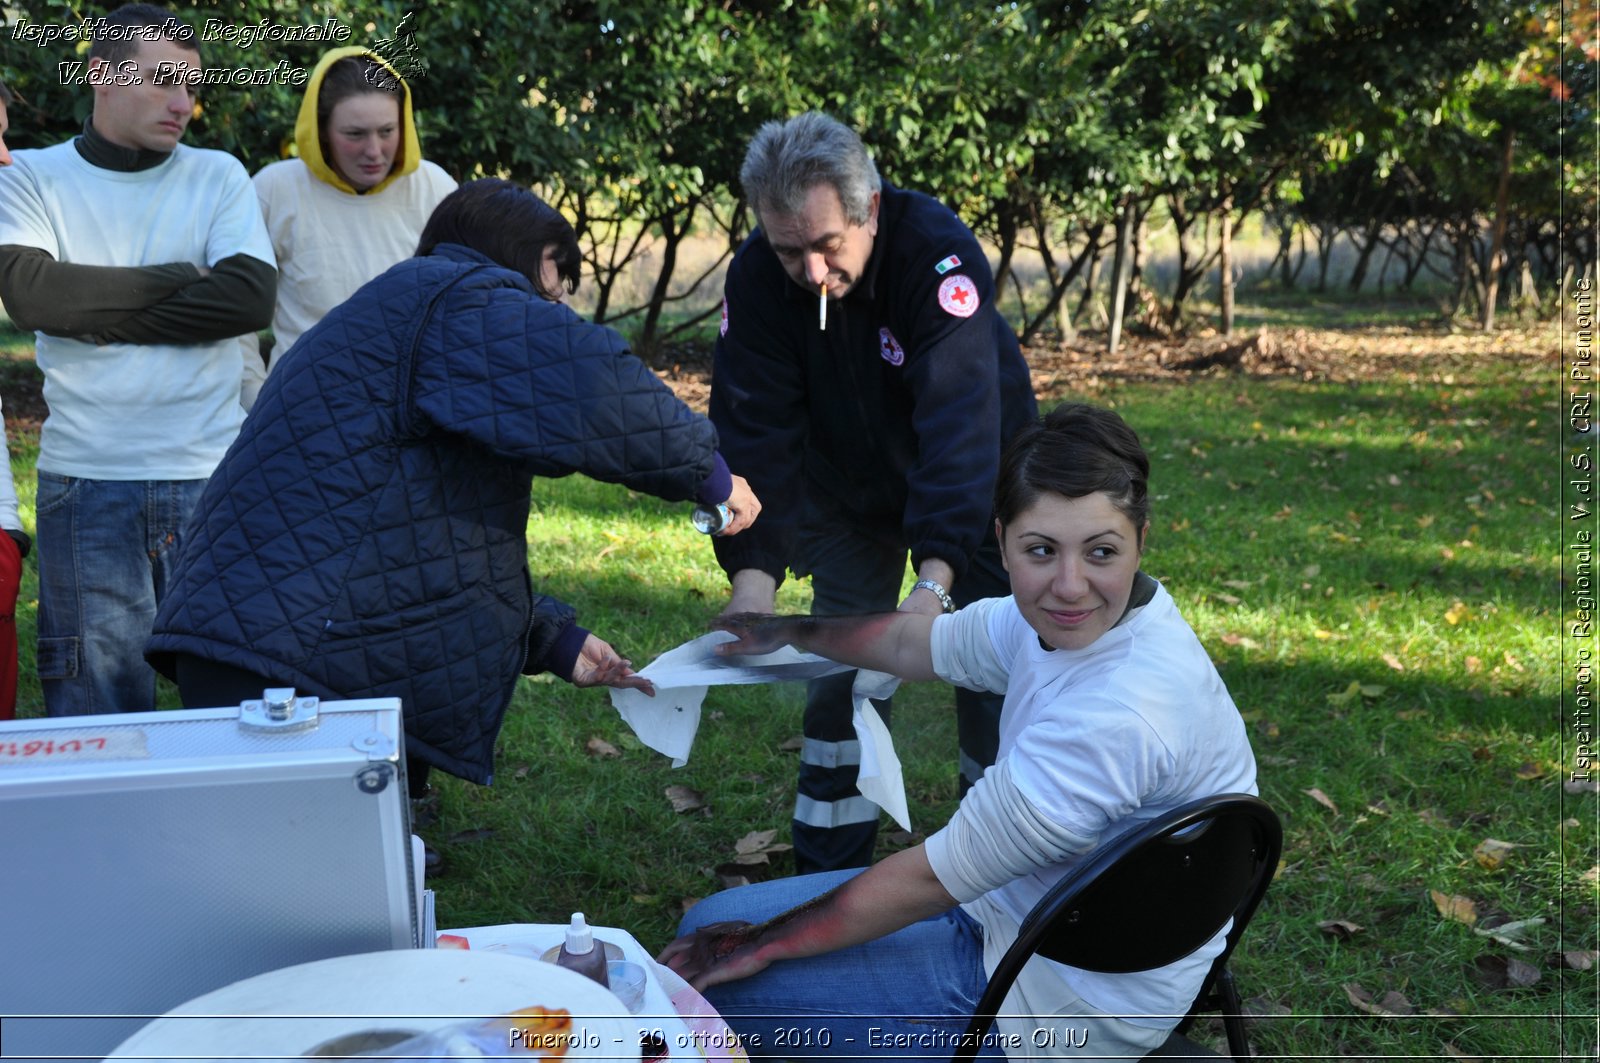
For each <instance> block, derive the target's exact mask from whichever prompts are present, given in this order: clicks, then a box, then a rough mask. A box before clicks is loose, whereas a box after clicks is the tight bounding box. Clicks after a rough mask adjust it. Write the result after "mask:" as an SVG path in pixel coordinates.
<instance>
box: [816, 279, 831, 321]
mask: <svg viewBox="0 0 1600 1063" xmlns="http://www.w3.org/2000/svg"><path fill="white" fill-rule="evenodd" d="M817 328H818V329H820V330H821V331H823V332H826V331H828V282H827V281H821V282H819V283H818V284H817Z"/></svg>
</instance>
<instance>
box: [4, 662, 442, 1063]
mask: <svg viewBox="0 0 1600 1063" xmlns="http://www.w3.org/2000/svg"><path fill="white" fill-rule="evenodd" d="M286 695H287V697H286ZM401 736H402V732H401V723H400V703H399V701H398V700H397V699H394V698H387V699H376V700H369V701H346V702H323V703H320V704H319V703H318V702H317V699H315V698H298V699H297V698H294V696H293V692H292V691H267V692H265V694H264V697H263V700H262V701H247V702H245V703H244V705H243V706H236V707H233V708H218V709H201V710H184V711H171V712H152V713H138V714H127V715H107V716H80V717H71V718H63V719H48V720H16V721H9V722H3V723H0V853H3V854H4V855H3V856H0V1056H4V1057H6V1058H13V1057H31V1056H61V1055H76V1056H90V1057H99V1056H102V1055H104V1054H105V1053H106V1052H108V1051H110V1050H111V1049H112V1048H114V1047H115V1046H116V1045H117V1044H118V1043H120V1042H121V1041H122V1040H123V1039H124V1038H126V1037H127V1036H129V1035H130V1034H131V1033H133V1032H134V1031H135V1030H137V1029H138V1028H139V1027H140V1026H142V1025H143V1024H144V1023H145V1022H146V1021H148V1019H149V1018H152V1017H155V1016H159V1015H161V1014H163V1013H165V1012H167V1011H168V1010H170V1009H172V1008H174V1007H176V1006H178V1005H179V1004H182V1003H184V1002H185V1001H188V1000H191V999H193V998H194V997H197V996H200V995H202V994H204V993H208V992H210V991H212V990H214V989H217V988H220V987H222V986H225V985H228V984H230V983H233V982H236V981H238V980H240V979H243V978H249V977H252V976H254V975H257V974H261V973H263V972H266V971H273V970H277V969H279V968H282V967H288V966H291V965H293V964H300V963H306V962H309V961H312V960H320V959H326V958H329V957H332V956H344V955H349V954H352V953H362V952H372V951H377V950H382V949H404V948H414V947H418V945H419V944H420V942H419V940H418V934H419V913H418V911H417V908H418V897H419V895H420V891H419V890H418V889H417V885H418V882H417V880H416V878H415V874H416V873H415V872H414V870H413V867H412V859H411V841H410V803H409V801H408V800H407V792H406V781H405V759H404V757H403V756H402V751H401V746H402V737H401ZM240 1050H241V1053H245V1054H248V1046H240Z"/></svg>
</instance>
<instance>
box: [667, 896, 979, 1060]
mask: <svg viewBox="0 0 1600 1063" xmlns="http://www.w3.org/2000/svg"><path fill="white" fill-rule="evenodd" d="M860 873H861V869H859V868H858V869H853V870H847V871H830V872H825V873H823V874H819V875H802V876H799V877H797V878H784V879H775V880H773V881H771V882H761V883H757V884H755V885H752V886H741V887H739V888H738V889H732V890H727V891H725V892H723V893H718V894H713V895H712V896H710V897H707V898H706V899H705V900H703V901H701V902H700V903H699V904H697V905H695V906H694V907H693V908H692V909H690V910H689V913H688V914H687V915H685V916H684V918H683V924H682V926H680V927H679V930H678V932H679V933H680V934H685V933H688V932H689V931H691V930H694V929H696V928H698V927H700V926H704V925H705V924H707V923H716V922H721V921H723V920H727V919H743V920H747V921H749V922H752V923H759V922H762V921H764V920H766V919H770V918H772V917H773V916H774V915H777V914H778V913H779V912H784V911H787V910H789V909H790V908H793V907H794V906H795V905H797V904H801V903H803V902H805V901H808V900H810V899H811V898H813V897H815V896H817V895H818V894H821V893H825V892H827V891H828V890H830V889H833V888H834V887H835V886H837V885H839V884H840V883H841V882H844V881H846V880H847V879H849V878H851V877H853V876H855V875H858V874H860ZM987 982H988V979H987V977H986V976H985V975H984V971H983V928H982V927H980V926H979V925H978V924H977V922H975V921H974V920H973V919H972V918H971V917H970V916H968V915H967V914H966V913H965V912H963V911H962V910H961V909H959V908H952V909H951V910H950V911H948V912H945V913H943V914H942V915H938V916H934V917H933V918H930V919H924V920H922V921H921V922H918V923H913V924H911V925H910V926H908V927H904V928H902V929H900V930H897V931H895V932H894V933H893V934H889V935H887V936H886V937H882V938H879V939H877V940H876V941H869V942H866V943H865V944H861V945H856V946H853V947H851V948H847V949H840V950H838V951H837V952H830V953H827V954H825V955H822V956H812V957H809V958H807V959H803V960H787V961H784V962H781V963H775V964H773V965H772V966H771V967H768V968H767V969H766V970H764V971H762V972H761V973H760V974H757V975H753V976H752V977H750V978H743V979H740V980H739V981H736V982H725V983H723V984H722V985H717V986H712V987H711V988H710V989H708V990H706V992H705V997H706V1000H707V1001H709V1002H710V1003H711V1004H712V1006H714V1007H715V1008H716V1009H717V1011H718V1012H719V1013H720V1014H721V1015H722V1017H723V1018H724V1019H725V1020H726V1021H727V1023H728V1026H729V1027H731V1028H732V1029H733V1031H734V1032H735V1033H737V1034H738V1035H739V1037H740V1039H741V1040H742V1041H743V1042H744V1045H745V1049H746V1051H748V1052H749V1053H750V1056H751V1057H752V1058H756V1057H761V1056H777V1057H786V1058H789V1059H805V1058H807V1057H812V1056H816V1057H826V1058H828V1059H850V1058H858V1057H859V1058H862V1059H869V1058H870V1059H877V1060H882V1059H885V1058H889V1057H895V1056H900V1057H906V1056H925V1057H928V1058H933V1059H949V1058H950V1057H951V1056H952V1055H954V1053H955V1046H956V1044H957V1042H958V1039H959V1037H960V1035H961V1033H962V1031H964V1030H965V1029H966V1027H967V1022H968V1020H969V1019H970V1018H971V1017H972V1011H973V1009H974V1008H975V1007H977V1004H978V998H979V997H981V996H982V995H983V988H984V986H985V985H986V984H987ZM982 1055H983V1056H984V1057H985V1058H1004V1055H1005V1054H1004V1053H1003V1052H1002V1051H1000V1049H999V1048H997V1047H995V1044H994V1041H993V1038H992V1037H991V1038H990V1039H989V1040H988V1041H987V1042H986V1047H985V1049H984V1051H983V1053H982Z"/></svg>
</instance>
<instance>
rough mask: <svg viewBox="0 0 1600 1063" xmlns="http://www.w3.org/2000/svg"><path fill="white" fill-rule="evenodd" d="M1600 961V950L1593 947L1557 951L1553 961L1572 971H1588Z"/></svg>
mask: <svg viewBox="0 0 1600 1063" xmlns="http://www.w3.org/2000/svg"><path fill="white" fill-rule="evenodd" d="M1597 961H1600V952H1596V951H1595V950H1593V949H1568V950H1566V951H1565V952H1560V953H1557V954H1556V956H1555V957H1554V962H1556V963H1557V964H1559V965H1561V966H1563V967H1566V968H1567V969H1568V970H1572V971H1588V970H1592V969H1593V968H1594V965H1595V963H1596V962H1597Z"/></svg>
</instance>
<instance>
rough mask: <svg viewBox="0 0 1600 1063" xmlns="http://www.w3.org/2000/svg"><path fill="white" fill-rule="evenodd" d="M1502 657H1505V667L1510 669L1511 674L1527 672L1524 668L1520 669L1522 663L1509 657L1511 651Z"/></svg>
mask: <svg viewBox="0 0 1600 1063" xmlns="http://www.w3.org/2000/svg"><path fill="white" fill-rule="evenodd" d="M1504 657H1505V662H1506V667H1508V668H1510V669H1511V670H1512V671H1513V672H1525V671H1527V669H1526V668H1524V667H1522V662H1521V661H1519V660H1517V659H1516V658H1515V657H1513V656H1511V651H1510V650H1507V651H1505V654H1504Z"/></svg>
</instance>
